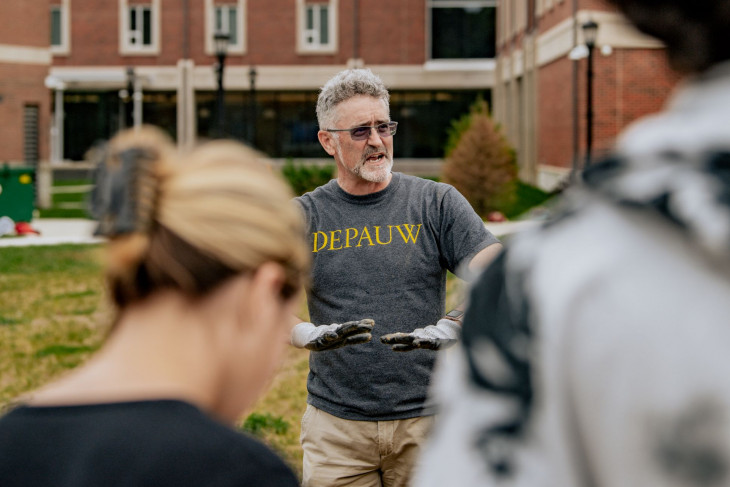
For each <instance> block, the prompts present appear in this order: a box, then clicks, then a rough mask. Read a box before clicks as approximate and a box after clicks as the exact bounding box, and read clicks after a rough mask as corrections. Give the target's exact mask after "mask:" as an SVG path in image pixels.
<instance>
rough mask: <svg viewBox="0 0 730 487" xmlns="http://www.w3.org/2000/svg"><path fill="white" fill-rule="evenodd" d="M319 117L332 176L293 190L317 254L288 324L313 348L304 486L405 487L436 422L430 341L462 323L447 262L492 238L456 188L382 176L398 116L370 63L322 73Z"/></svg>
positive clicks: (480, 250) (487, 253) (453, 263)
mask: <svg viewBox="0 0 730 487" xmlns="http://www.w3.org/2000/svg"><path fill="white" fill-rule="evenodd" d="M317 118H318V122H319V127H320V131H319V133H318V137H319V141H320V143H321V144H322V147H323V148H324V149H325V151H327V153H328V154H329V155H331V156H332V157H334V159H335V162H336V164H337V169H338V173H337V179H336V180H333V181H330V182H329V183H328V184H326V185H324V186H322V187H320V188H318V189H316V190H315V191H313V192H311V193H307V194H305V195H304V196H302V197H300V198H298V202H299V203H300V204H301V206H302V208H303V209H304V213H305V215H306V220H307V223H308V225H309V238H310V246H311V247H310V248H311V250H312V255H313V261H314V263H313V278H312V286H311V288H310V289H309V291H308V293H307V298H308V304H309V312H310V319H311V320H312V323H300V324H298V325H297V326H296V327H295V328H294V330H293V332H292V343H293V344H294V345H295V346H299V347H306V348H308V349H310V350H312V353H311V355H310V373H309V377H308V380H307V389H308V391H309V396H308V400H307V402H308V406H307V410H306V412H305V414H304V417H303V419H302V438H301V440H302V448H303V451H304V472H303V475H304V485H305V486H317V487H326V486H341V485H342V486H344V485H347V486H351V485H355V486H380V485H384V486H403V485H406V484H407V482H408V478H409V474H410V471H411V467H412V464H413V461H414V459H415V457H416V454H417V452H418V449H419V445H420V444H421V442H422V441H423V439H424V437H425V435H426V433H427V431H428V430H429V428H430V426H431V423H432V418H431V416H430V415H431V414H432V413H433V412H432V411H431V410H430V409H429V407H428V405H427V404H426V397H427V385H428V381H429V376H430V373H431V369H432V366H433V362H434V358H435V352H434V351H433V350H434V349H438V348H441V347H442V346H444V345H446V344H449V343H451V342H453V341H454V340H456V339H457V338H458V336H459V332H460V314H461V312H459V311H457V312H454V313H451V316H448V317H445V315H444V311H445V310H444V297H445V280H446V271H447V270H450V271H452V272H456V271H457V269H459V268H460V267H462V266H464V265H465V264H469V265H470V266H472V267H476V266H479V265H483V264H484V263H486V262H487V261H489V260H491V259H492V257H494V256H495V255H496V254H497V253H498V252H499V249H500V248H501V245H500V244H499V243H498V242H497V239H496V238H494V237H493V236H492V235H491V234H490V233H489V232H488V231H487V230H486V229H485V228H484V224H483V222H482V221H481V219H480V218H479V217H478V216H477V215H476V214H475V213H474V211H473V210H472V209H471V207H470V206H469V204H468V203H467V202H466V200H465V199H464V198H463V197H462V196H461V195H460V194H459V193H458V192H457V191H456V190H455V189H454V188H453V187H451V186H448V185H446V184H441V183H434V182H432V181H427V180H423V179H420V178H416V177H412V176H407V175H404V174H400V173H393V172H391V168H392V167H393V136H394V135H395V133H396V128H397V122H394V121H392V120H391V118H390V112H389V94H388V91H387V89H386V88H385V86H384V85H383V82H382V81H381V80H380V78H378V77H377V76H376V75H374V74H373V73H372V72H371V71H370V70H366V69H353V70H346V71H343V72H341V73H339V74H338V75H336V76H335V77H334V78H332V79H331V80H330V81H329V82H327V83H326V84H325V86H324V87H323V88H322V91H321V93H320V95H319V99H318V102H317ZM315 324H316V325H315ZM371 338H375V340H371ZM345 345H347V346H345ZM391 347H392V349H391ZM402 352H405V353H402Z"/></svg>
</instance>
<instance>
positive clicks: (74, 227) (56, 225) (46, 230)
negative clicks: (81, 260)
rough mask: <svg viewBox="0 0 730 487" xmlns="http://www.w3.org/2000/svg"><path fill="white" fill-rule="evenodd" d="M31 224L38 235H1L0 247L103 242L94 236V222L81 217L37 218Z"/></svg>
mask: <svg viewBox="0 0 730 487" xmlns="http://www.w3.org/2000/svg"><path fill="white" fill-rule="evenodd" d="M31 226H32V227H33V228H35V229H36V230H38V231H39V232H41V234H40V235H23V236H21V237H7V236H6V237H2V238H0V247H26V246H31V245H58V244H90V243H99V242H103V241H104V239H103V238H98V237H94V236H93V233H94V229H95V228H96V222H95V221H93V220H84V219H82V218H38V219H35V220H33V222H32V223H31Z"/></svg>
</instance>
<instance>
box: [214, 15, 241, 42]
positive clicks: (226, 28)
mask: <svg viewBox="0 0 730 487" xmlns="http://www.w3.org/2000/svg"><path fill="white" fill-rule="evenodd" d="M237 13H238V12H237V9H236V7H234V6H230V5H219V6H217V7H216V8H215V29H213V30H214V31H215V32H222V33H223V34H228V43H229V44H234V45H235V44H236V43H237V42H238V28H237V27H236V21H237V18H236V15H237Z"/></svg>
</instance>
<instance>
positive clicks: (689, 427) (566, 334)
mask: <svg viewBox="0 0 730 487" xmlns="http://www.w3.org/2000/svg"><path fill="white" fill-rule="evenodd" d="M613 3H614V4H616V5H618V6H619V7H620V8H621V9H622V10H623V11H624V13H625V14H626V15H627V17H628V18H629V19H630V20H632V21H633V22H634V23H635V24H636V25H637V26H638V27H639V28H640V29H642V30H643V31H644V32H646V33H648V34H651V35H654V36H656V37H658V38H659V39H660V40H662V41H663V42H664V43H665V45H666V46H667V54H668V55H669V57H670V61H671V62H672V64H673V66H674V67H676V68H679V69H682V70H684V71H686V72H689V73H691V75H692V76H691V77H689V78H688V79H687V81H686V83H685V84H683V85H682V86H680V88H679V90H678V91H677V93H675V95H674V97H673V99H672V100H671V102H670V103H669V105H668V108H667V110H666V111H665V112H664V113H661V114H659V115H656V116H653V117H650V118H648V119H646V120H644V121H642V122H640V123H638V124H637V125H635V126H633V127H632V128H630V129H629V130H628V131H627V132H626V133H625V134H624V135H623V136H622V137H621V139H620V140H619V143H618V147H617V150H616V154H615V156H614V157H612V158H611V159H610V160H608V161H605V162H603V163H601V164H598V165H595V166H592V167H591V168H590V169H589V170H588V171H586V173H585V175H584V178H585V182H584V184H583V185H582V186H581V187H578V188H574V189H573V190H571V191H570V192H569V195H566V196H568V198H567V199H566V200H565V201H564V206H565V209H564V211H563V212H562V214H561V216H560V217H559V218H557V219H556V220H555V221H553V222H551V223H550V224H548V225H546V226H545V227H544V228H543V229H541V230H539V231H537V232H535V233H533V234H526V235H521V236H517V237H516V238H515V240H514V241H512V242H510V246H509V247H508V249H507V250H506V251H505V252H504V254H502V256H500V257H499V258H498V259H497V260H496V261H495V262H494V264H492V265H491V266H490V267H489V269H487V271H486V272H485V273H484V274H483V275H482V277H481V278H480V280H479V281H478V282H477V283H476V285H475V287H474V288H473V290H472V294H471V301H470V307H469V310H468V311H467V314H466V317H465V322H464V331H463V340H462V342H461V343H462V344H463V347H454V348H452V349H451V350H449V352H452V353H450V354H449V355H448V357H445V358H447V359H448V360H445V361H444V363H443V367H441V366H440V367H439V369H438V372H437V374H436V375H437V379H435V383H436V384H437V387H436V390H437V394H438V396H439V398H440V402H441V403H442V404H443V408H444V409H443V412H444V414H442V415H440V416H439V423H438V424H437V425H436V427H435V429H434V437H433V439H432V441H431V442H430V443H429V445H428V446H427V447H426V452H425V455H424V457H423V458H422V464H421V467H420V468H419V472H418V475H417V476H416V481H415V483H414V485H416V486H418V487H423V486H434V487H435V486H442V485H459V486H466V487H469V486H477V485H478V486H492V485H495V486H496V485H499V486H533V487H541V486H545V487H548V486H561V487H577V486H589V485H591V486H593V485H596V486H597V485H600V486H604V487H627V486H727V485H730V382H729V381H728V377H730V44H728V43H727V42H719V41H718V40H719V39H722V38H724V37H726V36H727V32H730V0H692V1H690V0H661V1H658V0H613Z"/></svg>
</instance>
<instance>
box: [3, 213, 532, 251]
mask: <svg viewBox="0 0 730 487" xmlns="http://www.w3.org/2000/svg"><path fill="white" fill-rule="evenodd" d="M538 224H539V222H537V221H532V220H519V221H511V222H504V223H485V226H486V227H487V229H488V230H489V231H490V232H492V234H494V235H495V236H496V237H504V236H506V235H509V234H512V233H516V232H520V231H523V230H527V229H528V228H531V227H534V226H535V225H538ZM31 225H32V226H33V228H35V229H36V230H38V231H39V232H41V234H40V235H26V236H22V237H4V238H0V247H25V246H31V245H58V244H92V243H100V242H103V241H104V239H103V238H99V237H94V236H93V233H94V229H95V228H96V222H95V221H93V220H84V219H81V218H38V219H35V220H33V222H32V223H31Z"/></svg>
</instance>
